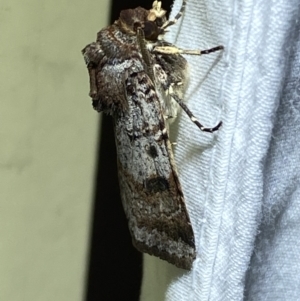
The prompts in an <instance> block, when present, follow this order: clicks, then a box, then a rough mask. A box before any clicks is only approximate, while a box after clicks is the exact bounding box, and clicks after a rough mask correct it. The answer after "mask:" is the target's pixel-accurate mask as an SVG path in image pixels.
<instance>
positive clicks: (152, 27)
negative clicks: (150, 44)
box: [143, 21, 159, 41]
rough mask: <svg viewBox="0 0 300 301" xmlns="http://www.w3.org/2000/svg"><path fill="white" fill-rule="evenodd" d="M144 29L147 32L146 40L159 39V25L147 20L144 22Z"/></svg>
mask: <svg viewBox="0 0 300 301" xmlns="http://www.w3.org/2000/svg"><path fill="white" fill-rule="evenodd" d="M143 31H144V34H145V38H146V40H152V41H155V40H157V37H158V35H159V28H158V27H157V25H156V24H155V23H154V22H152V21H146V22H145V23H144V27H143Z"/></svg>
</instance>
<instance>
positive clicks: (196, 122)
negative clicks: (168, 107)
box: [169, 85, 222, 133]
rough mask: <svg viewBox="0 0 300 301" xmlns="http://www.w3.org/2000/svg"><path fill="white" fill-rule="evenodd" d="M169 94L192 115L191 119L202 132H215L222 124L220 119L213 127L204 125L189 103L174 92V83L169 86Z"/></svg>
mask: <svg viewBox="0 0 300 301" xmlns="http://www.w3.org/2000/svg"><path fill="white" fill-rule="evenodd" d="M169 95H170V96H171V97H172V98H173V99H174V100H175V101H176V102H177V103H178V104H179V105H180V107H181V108H182V109H183V110H184V111H185V112H186V114H187V115H188V116H189V117H190V119H191V121H192V122H193V123H195V124H196V126H197V127H198V128H199V129H200V130H201V131H202V132H209V133H213V132H215V131H217V130H218V129H219V128H220V127H221V125H222V121H220V122H219V123H218V124H217V125H216V126H214V127H212V128H207V127H205V126H204V125H202V124H201V123H200V122H199V121H198V119H197V118H196V117H195V116H194V115H193V113H192V112H191V111H190V109H189V108H188V107H187V105H186V104H185V103H184V102H183V101H182V100H181V99H180V98H179V97H178V95H176V94H175V93H174V92H173V89H172V85H171V86H170V88H169Z"/></svg>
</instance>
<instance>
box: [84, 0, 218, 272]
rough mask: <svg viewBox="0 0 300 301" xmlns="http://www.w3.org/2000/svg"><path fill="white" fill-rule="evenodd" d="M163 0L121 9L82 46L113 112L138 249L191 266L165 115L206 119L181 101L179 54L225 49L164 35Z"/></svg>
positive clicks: (102, 100)
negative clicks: (197, 46)
mask: <svg viewBox="0 0 300 301" xmlns="http://www.w3.org/2000/svg"><path fill="white" fill-rule="evenodd" d="M185 6H186V1H185V0H184V1H183V4H182V7H181V10H180V12H179V13H178V14H177V15H176V16H175V18H174V19H173V20H169V21H167V20H166V11H165V10H164V9H162V8H161V2H159V1H154V2H153V5H152V8H151V9H150V10H147V9H144V8H142V7H137V8H135V9H127V10H123V11H121V13H120V17H119V19H118V20H117V21H115V22H114V24H112V25H110V26H108V27H106V28H104V29H102V30H100V31H99V32H98V34H97V40H96V42H93V43H91V44H89V45H87V46H86V47H85V48H84V49H83V50H82V53H83V56H84V58H85V61H86V64H87V68H88V72H89V76H90V94H89V95H90V97H91V98H92V101H93V107H94V109H95V110H97V111H98V112H102V111H103V112H104V113H106V114H109V115H111V116H112V117H113V119H114V130H115V140H116V147H117V155H118V159H117V160H118V173H119V183H120V189H121V198H122V203H123V207H124V210H125V213H126V216H127V219H128V223H129V229H130V232H131V235H132V240H133V244H134V246H135V247H136V248H137V249H138V250H140V251H141V252H146V253H148V254H151V255H155V256H157V257H160V258H161V259H164V260H167V261H168V262H170V263H172V264H175V265H176V266H178V267H180V268H184V269H190V268H191V266H192V263H193V261H194V259H195V257H196V250H195V239H194V233H193V229H192V226H191V222H190V218H189V215H188V212H187V209H186V206H185V201H184V196H183V192H182V189H181V185H180V182H179V178H178V174H177V170H176V166H175V161H174V158H173V152H172V147H171V143H170V140H169V135H168V130H167V126H166V120H167V119H168V118H171V117H175V116H176V114H177V108H178V106H180V107H181V108H182V109H183V110H184V111H185V112H186V113H187V115H188V116H189V117H190V119H191V120H192V122H194V123H195V124H196V125H197V126H198V127H199V128H200V130H201V131H204V132H211V133H212V132H214V131H216V130H218V129H219V127H220V126H221V122H220V123H219V124H218V125H217V126H215V127H213V128H206V127H204V126H203V125H202V124H201V123H200V122H199V121H198V120H197V119H196V118H195V117H194V116H193V114H192V113H191V111H190V110H189V109H188V108H187V106H186V105H185V104H184V103H183V100H182V95H183V90H184V87H185V83H186V67H187V62H186V60H185V58H184V57H183V56H182V55H181V54H193V55H201V54H208V53H211V52H214V51H218V50H221V49H223V47H222V46H217V47H214V48H212V49H208V50H204V51H200V50H184V49H180V48H177V47H176V46H174V45H172V44H170V43H168V42H166V41H164V39H163V36H164V34H165V32H166V28H168V27H169V26H171V25H173V24H175V23H176V22H177V20H178V19H179V18H180V17H181V16H182V14H183V12H184V9H185Z"/></svg>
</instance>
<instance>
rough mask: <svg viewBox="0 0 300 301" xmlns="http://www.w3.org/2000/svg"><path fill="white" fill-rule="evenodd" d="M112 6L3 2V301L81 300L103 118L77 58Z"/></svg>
mask: <svg viewBox="0 0 300 301" xmlns="http://www.w3.org/2000/svg"><path fill="white" fill-rule="evenodd" d="M108 11H109V8H108V0H98V1H91V0H87V1H82V0H75V1H70V0H64V1H50V0H48V1H47V0H23V1H17V0H2V1H1V3H0V59H1V67H0V86H1V88H0V124H1V127H0V270H1V272H0V300H1V301H21V300H22V301H35V300H37V301H43V300H51V301H53V300H55V301H68V300H70V301H77V300H83V294H84V284H85V283H84V282H85V273H86V262H87V251H88V242H89V230H90V229H89V227H90V215H91V212H90V211H91V204H92V189H93V176H94V166H95V156H96V144H97V131H98V123H99V116H98V115H97V113H96V112H94V111H93V110H92V107H91V102H90V99H89V97H88V89H89V84H88V74H87V70H86V67H85V64H84V61H83V58H82V56H81V49H82V48H83V47H84V46H85V45H86V44H88V43H90V42H92V41H93V40H94V39H95V36H96V33H97V31H98V30H99V29H101V28H102V27H103V26H105V25H106V24H107V21H108Z"/></svg>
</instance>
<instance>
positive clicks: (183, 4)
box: [161, 0, 186, 30]
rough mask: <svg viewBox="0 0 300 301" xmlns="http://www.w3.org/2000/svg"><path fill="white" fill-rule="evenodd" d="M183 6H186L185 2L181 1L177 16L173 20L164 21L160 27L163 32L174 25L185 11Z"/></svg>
mask: <svg viewBox="0 0 300 301" xmlns="http://www.w3.org/2000/svg"><path fill="white" fill-rule="evenodd" d="M185 6H186V0H183V1H182V5H181V8H180V11H179V12H178V14H177V15H176V16H175V17H174V19H173V20H168V21H166V22H165V23H164V24H163V25H162V26H161V29H163V30H165V29H166V28H167V27H169V26H172V25H174V24H175V23H176V22H177V21H178V20H179V19H180V18H181V16H182V15H183V13H184V11H185Z"/></svg>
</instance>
